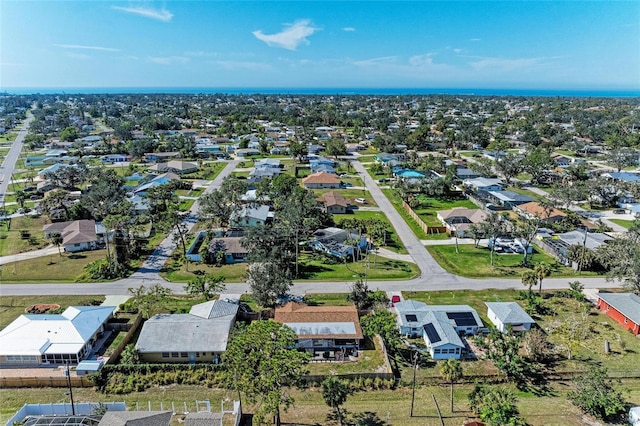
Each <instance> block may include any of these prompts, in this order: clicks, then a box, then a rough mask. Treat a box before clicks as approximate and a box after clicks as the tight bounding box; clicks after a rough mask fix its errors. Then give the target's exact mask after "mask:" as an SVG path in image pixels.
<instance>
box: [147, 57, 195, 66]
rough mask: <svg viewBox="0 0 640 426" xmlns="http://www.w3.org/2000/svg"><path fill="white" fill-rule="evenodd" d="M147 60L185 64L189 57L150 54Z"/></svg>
mask: <svg viewBox="0 0 640 426" xmlns="http://www.w3.org/2000/svg"><path fill="white" fill-rule="evenodd" d="M148 59H149V61H151V62H153V63H156V64H160V65H171V64H186V63H187V62H189V58H186V57H184V56H151V57H149V58H148Z"/></svg>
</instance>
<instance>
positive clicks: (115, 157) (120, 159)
mask: <svg viewBox="0 0 640 426" xmlns="http://www.w3.org/2000/svg"><path fill="white" fill-rule="evenodd" d="M130 160H131V156H130V155H124V154H107V155H101V156H100V161H101V162H103V163H112V164H113V163H126V162H127V161H130Z"/></svg>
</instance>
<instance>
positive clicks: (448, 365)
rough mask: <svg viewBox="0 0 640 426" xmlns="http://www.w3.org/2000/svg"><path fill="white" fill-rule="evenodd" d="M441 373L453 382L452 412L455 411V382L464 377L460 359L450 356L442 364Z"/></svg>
mask: <svg viewBox="0 0 640 426" xmlns="http://www.w3.org/2000/svg"><path fill="white" fill-rule="evenodd" d="M440 374H442V377H443V378H444V379H445V380H446V381H448V382H449V383H450V384H451V407H450V408H451V412H452V413H453V384H454V383H455V382H457V381H458V380H460V379H461V378H462V364H460V360H458V359H455V358H449V359H447V360H446V361H444V362H443V363H442V364H441V365H440Z"/></svg>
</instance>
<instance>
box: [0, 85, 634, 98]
mask: <svg viewBox="0 0 640 426" xmlns="http://www.w3.org/2000/svg"><path fill="white" fill-rule="evenodd" d="M2 93H4V94H11V95H30V94H43V95H45V94H67V95H70V94H134V93H139V94H155V93H160V94H218V93H219V94H230V95H241V94H242V95H251V94H263V95H276V94H280V95H379V96H393V95H475V96H525V97H527V96H548V97H557V96H560V97H598V98H600V97H603V98H619V97H623V98H633V97H640V90H564V89H557V90H555V89H544V90H543V89H454V88H450V89H443V88H345V87H335V88H334V87H328V88H326V87H321V88H306V87H300V88H297V87H53V88H52V87H49V88H47V87H15V88H0V94H2Z"/></svg>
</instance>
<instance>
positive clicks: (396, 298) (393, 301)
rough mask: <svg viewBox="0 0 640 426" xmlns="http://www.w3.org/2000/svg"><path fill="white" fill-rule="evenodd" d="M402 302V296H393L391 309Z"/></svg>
mask: <svg viewBox="0 0 640 426" xmlns="http://www.w3.org/2000/svg"><path fill="white" fill-rule="evenodd" d="M399 301H400V296H399V295H397V294H394V295H393V296H391V307H393V306H395V304H396V303H398V302H399Z"/></svg>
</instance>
